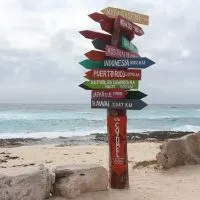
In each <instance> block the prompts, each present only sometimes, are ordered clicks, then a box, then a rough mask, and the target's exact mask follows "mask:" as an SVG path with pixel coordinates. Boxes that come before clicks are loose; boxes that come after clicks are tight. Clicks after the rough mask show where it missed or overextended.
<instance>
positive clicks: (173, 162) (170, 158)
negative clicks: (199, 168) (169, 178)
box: [156, 132, 200, 169]
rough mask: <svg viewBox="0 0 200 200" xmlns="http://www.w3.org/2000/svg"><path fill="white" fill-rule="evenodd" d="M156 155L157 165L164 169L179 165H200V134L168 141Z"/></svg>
mask: <svg viewBox="0 0 200 200" xmlns="http://www.w3.org/2000/svg"><path fill="white" fill-rule="evenodd" d="M160 150H161V151H160V152H159V153H158V154H157V155H156V159H157V164H158V165H160V166H162V167H163V169H169V168H172V167H176V166H179V165H187V164H200V132H197V133H193V134H189V135H186V136H183V137H181V138H177V139H168V140H165V141H164V143H163V144H162V145H161V146H160Z"/></svg>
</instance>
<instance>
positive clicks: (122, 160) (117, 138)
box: [107, 116, 128, 176]
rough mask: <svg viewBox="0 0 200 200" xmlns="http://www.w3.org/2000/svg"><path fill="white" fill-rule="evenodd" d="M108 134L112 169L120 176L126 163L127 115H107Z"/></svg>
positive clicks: (125, 167) (124, 169)
mask: <svg viewBox="0 0 200 200" xmlns="http://www.w3.org/2000/svg"><path fill="white" fill-rule="evenodd" d="M107 122H108V131H109V132H108V134H109V143H110V151H111V154H112V161H111V165H112V170H113V171H114V172H115V173H116V174H117V175H118V176H121V175H122V174H123V173H124V172H125V171H126V170H127V165H128V163H127V162H126V157H127V148H126V146H127V132H126V130H127V128H126V124H127V117H126V116H116V117H113V116H108V121H107Z"/></svg>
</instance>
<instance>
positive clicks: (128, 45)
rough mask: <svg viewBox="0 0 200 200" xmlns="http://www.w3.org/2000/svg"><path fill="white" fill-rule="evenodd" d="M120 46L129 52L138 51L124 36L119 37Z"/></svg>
mask: <svg viewBox="0 0 200 200" xmlns="http://www.w3.org/2000/svg"><path fill="white" fill-rule="evenodd" d="M121 47H122V48H124V49H126V50H129V51H131V52H135V53H138V49H137V47H136V46H135V45H134V44H132V43H131V42H129V40H127V39H126V37H124V36H122V37H121Z"/></svg>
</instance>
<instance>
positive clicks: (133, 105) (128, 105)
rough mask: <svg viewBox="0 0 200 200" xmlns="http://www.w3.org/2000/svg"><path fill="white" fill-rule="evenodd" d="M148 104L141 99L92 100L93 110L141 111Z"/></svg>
mask: <svg viewBox="0 0 200 200" xmlns="http://www.w3.org/2000/svg"><path fill="white" fill-rule="evenodd" d="M146 106H147V104H146V103H145V102H143V101H142V100H140V99H120V100H99V99H91V108H105V109H127V110H141V109H143V108H144V107H146Z"/></svg>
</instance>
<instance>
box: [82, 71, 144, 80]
mask: <svg viewBox="0 0 200 200" xmlns="http://www.w3.org/2000/svg"><path fill="white" fill-rule="evenodd" d="M85 78H87V79H90V80H116V79H118V80H141V70H140V69H92V70H90V71H88V72H86V76H85Z"/></svg>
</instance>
